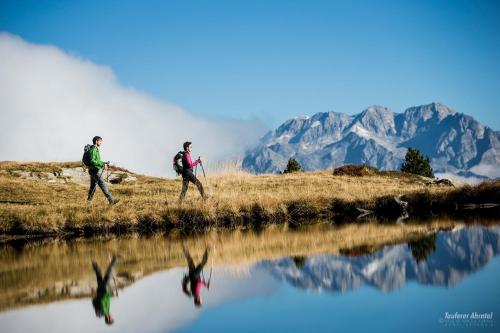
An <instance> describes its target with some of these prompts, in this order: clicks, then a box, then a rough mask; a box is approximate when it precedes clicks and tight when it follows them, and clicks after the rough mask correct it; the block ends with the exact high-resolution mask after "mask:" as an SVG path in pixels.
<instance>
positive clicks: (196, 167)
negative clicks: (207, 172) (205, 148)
mask: <svg viewBox="0 0 500 333" xmlns="http://www.w3.org/2000/svg"><path fill="white" fill-rule="evenodd" d="M197 170H198V164H196V166H195V167H194V176H195V177H196V171H197Z"/></svg>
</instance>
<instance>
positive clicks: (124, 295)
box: [0, 225, 500, 332]
mask: <svg viewBox="0 0 500 333" xmlns="http://www.w3.org/2000/svg"><path fill="white" fill-rule="evenodd" d="M191 244H192V243H191ZM39 246H40V247H43V246H47V245H39ZM49 246H52V247H54V248H56V247H58V248H60V247H61V246H63V245H61V244H59V245H49ZM64 246H67V245H64ZM200 248H201V249H203V248H204V244H203V245H202V246H201V247H200ZM0 251H4V252H5V253H4V255H3V258H4V259H5V258H9V260H6V259H5V260H4V262H3V263H4V265H3V267H2V269H1V272H0V274H1V275H0V277H2V280H1V281H3V282H2V284H3V285H2V289H4V291H3V293H4V299H7V301H6V302H5V303H4V305H3V310H2V311H1V312H0V331H1V332H100V331H103V332H171V331H178V332H310V331H326V332H333V331H340V332H345V331H383V332H387V331H411V332H417V331H418V332H438V331H443V332H448V331H449V332H456V331H459V332H462V331H463V332H499V331H500V321H499V320H498V316H500V260H499V258H498V253H499V252H500V226H498V225H497V226H489V227H481V226H474V227H463V228H455V229H453V230H449V231H441V232H438V233H434V234H429V235H427V236H426V237H422V238H419V239H418V240H412V241H410V242H408V243H401V244H397V245H386V246H383V247H379V248H376V249H373V248H370V247H369V246H364V247H358V248H354V249H349V250H345V251H342V252H341V253H342V254H336V255H331V254H324V255H323V254H319V255H318V254H315V255H301V256H294V257H282V258H273V259H265V258H261V259H258V260H253V261H252V260H245V261H242V262H234V261H232V260H227V261H228V262H227V263H225V261H224V258H222V259H221V258H220V253H217V250H213V251H211V252H209V255H208V258H207V263H206V265H205V267H204V269H203V271H204V273H203V275H200V276H201V277H203V276H204V277H205V280H207V282H208V280H209V279H210V272H211V271H212V275H211V279H210V280H211V281H210V288H209V289H208V288H206V287H205V286H201V297H202V302H203V305H202V306H195V304H194V303H195V302H194V298H193V297H192V296H190V295H189V290H190V289H189V285H188V294H186V293H185V292H183V290H182V280H183V277H184V276H185V275H186V274H187V273H188V264H187V262H188V261H187V260H186V257H185V256H184V255H183V253H182V252H180V253H181V254H180V255H178V256H177V257H176V258H177V259H176V260H173V261H172V262H173V263H174V264H172V265H171V266H172V267H169V268H162V267H165V265H167V266H168V265H169V264H168V262H165V260H164V258H156V259H155V258H153V259H151V258H149V259H148V263H147V264H142V263H141V262H132V261H127V258H125V256H124V258H121V259H120V260H121V263H120V261H119V263H118V264H117V266H116V268H115V270H116V275H117V279H118V280H119V281H121V282H119V283H118V284H119V288H118V289H119V290H118V296H114V297H112V298H111V302H110V313H111V314H112V317H113V318H114V323H113V324H112V325H106V324H105V322H104V318H103V317H98V316H96V312H95V311H94V307H93V305H92V297H93V295H94V294H95V287H96V281H95V275H94V272H93V270H92V267H91V265H90V262H91V259H92V258H89V257H85V256H86V255H87V254H86V253H85V251H83V250H81V249H79V245H78V243H76V244H72V245H71V246H69V249H66V250H65V251H63V253H62V254H58V255H59V256H64V255H65V254H64V253H79V252H78V251H81V255H80V254H79V257H82V256H83V257H84V258H82V263H83V264H82V267H83V268H82V269H83V270H84V273H82V274H83V275H82V276H83V277H82V278H80V280H81V281H80V280H79V281H80V282H77V281H76V280H77V279H76V278H74V279H75V281H73V282H71V283H70V285H69V286H68V285H64V286H61V285H58V283H59V282H58V281H59V280H61V278H60V276H59V275H58V274H61V272H58V273H57V274H56V273H54V277H52V276H51V275H50V274H49V273H43V274H42V273H37V274H38V276H37V274H32V273H33V272H42V271H43V267H40V266H43V265H44V261H45V263H46V265H50V260H53V259H54V258H51V255H50V253H52V252H50V251H49V252H46V254H45V255H46V257H45V259H43V260H42V261H37V264H36V265H34V266H36V267H38V268H34V267H28V266H29V265H28V263H29V262H30V260H35V261H36V260H39V259H36V258H35V256H34V254H33V253H37V251H39V252H43V251H42V250H38V249H37V248H36V247H35V248H34V247H30V248H29V251H31V252H30V253H31V254H30V256H28V257H27V255H26V252H27V251H28V250H26V249H25V248H23V247H21V248H12V247H11V246H4V247H3V248H1V249H0ZM186 251H187V252H188V253H190V255H191V256H192V258H193V261H194V264H195V265H197V264H198V263H199V262H200V261H201V260H202V254H203V250H201V251H200V250H198V251H194V250H192V249H190V248H189V246H186ZM190 251H191V252H192V253H191V252H190ZM117 252H118V253H120V249H119V248H118V249H117ZM122 252H123V251H122ZM6 253H7V254H6ZM43 253H45V252H43ZM217 256H219V257H218V260H217V261H216V263H217V264H216V265H213V259H214V257H217ZM226 256H227V254H226ZM104 257H105V258H106V259H107V258H109V256H107V257H106V256H104ZM270 257H272V256H270ZM61 260H62V259H61ZM72 261H74V260H73V259H72ZM106 261H107V260H106ZM100 264H101V265H102V266H106V262H104V261H103V260H100ZM120 265H121V266H120ZM6 266H10V267H6ZM68 267H69V266H68ZM78 267H79V266H78ZM155 267H159V268H158V269H156V268H155ZM128 268H130V269H129V270H130V271H134V272H136V273H134V274H138V275H137V276H136V277H135V276H133V274H132V273H129V274H128V275H127V274H125V273H124V272H126V271H127V269H128ZM71 270H73V272H65V273H64V274H76V273H75V272H74V271H75V270H76V269H74V268H73V269H71ZM103 270H105V268H103ZM49 271H50V269H49ZM137 271H138V272H142V273H144V274H143V275H141V274H140V273H137ZM149 271H151V272H149ZM13 272H14V273H13ZM146 273H147V274H146ZM9 274H10V275H9ZM47 274H48V275H47ZM23 275H27V276H23ZM75 276H76V275H75ZM78 276H79V275H78ZM47 279H48V280H50V279H53V280H54V284H55V286H54V287H53V288H52V289H50V290H59V289H61V290H63V292H59V293H55V294H54V295H52V296H50V295H49V291H47V290H43V289H40V288H39V285H43V283H45V282H43V281H45V280H47ZM82 281H83V282H82ZM85 281H86V282H85ZM124 281H126V282H124ZM120 283H122V284H123V283H125V285H123V286H120ZM37 286H38V287H37ZM113 287H114V286H113V284H112V286H111V289H113ZM30 288H31V289H30ZM37 288H38V289H37ZM57 288H59V289H57ZM89 288H90V289H89ZM26 290H27V291H26ZM68 295H69V296H68ZM49 296H50V297H49ZM458 317H460V318H458Z"/></svg>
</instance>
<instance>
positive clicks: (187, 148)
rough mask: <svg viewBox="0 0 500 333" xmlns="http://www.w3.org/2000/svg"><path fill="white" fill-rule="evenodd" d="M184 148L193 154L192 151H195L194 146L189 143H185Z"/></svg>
mask: <svg viewBox="0 0 500 333" xmlns="http://www.w3.org/2000/svg"><path fill="white" fill-rule="evenodd" d="M182 147H183V148H184V151H187V152H191V149H193V144H192V143H191V142H189V141H186V142H184V144H183V145H182Z"/></svg>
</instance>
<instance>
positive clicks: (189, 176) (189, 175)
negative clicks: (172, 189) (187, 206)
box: [179, 169, 205, 202]
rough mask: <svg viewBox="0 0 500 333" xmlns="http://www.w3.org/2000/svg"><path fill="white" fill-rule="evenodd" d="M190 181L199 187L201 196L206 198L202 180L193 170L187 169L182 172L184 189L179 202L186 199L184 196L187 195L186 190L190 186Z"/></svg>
mask: <svg viewBox="0 0 500 333" xmlns="http://www.w3.org/2000/svg"><path fill="white" fill-rule="evenodd" d="M189 182H191V183H193V184H195V185H196V187H198V191H200V194H201V197H202V198H203V199H205V191H204V190H203V185H202V184H201V182H200V181H199V180H198V178H196V176H195V175H194V173H193V170H190V169H188V170H185V171H184V172H183V173H182V190H181V195H180V197H179V202H182V201H183V200H184V197H185V196H186V192H187V189H188V186H189Z"/></svg>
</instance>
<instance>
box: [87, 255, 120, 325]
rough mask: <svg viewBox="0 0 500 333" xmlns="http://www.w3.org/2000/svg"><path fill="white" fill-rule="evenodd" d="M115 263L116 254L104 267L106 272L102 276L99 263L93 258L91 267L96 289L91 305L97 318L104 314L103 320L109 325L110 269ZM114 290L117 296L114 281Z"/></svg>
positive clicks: (111, 322)
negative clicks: (106, 266)
mask: <svg viewBox="0 0 500 333" xmlns="http://www.w3.org/2000/svg"><path fill="white" fill-rule="evenodd" d="M115 264H116V255H113V258H112V259H111V262H110V263H109V265H108V268H107V269H106V273H105V274H104V277H103V276H102V272H101V269H100V268H99V265H97V263H96V262H95V260H93V261H92V268H93V269H94V272H95V277H96V281H97V291H96V295H95V297H94V298H93V299H92V305H93V306H94V310H95V314H96V316H97V317H99V318H100V317H102V316H104V322H105V323H106V324H108V325H111V324H113V322H114V319H113V316H112V315H111V313H110V307H111V297H112V296H113V289H112V288H111V277H112V274H113V272H112V271H113V267H114V266H115ZM115 291H116V296H118V290H117V289H116V283H115Z"/></svg>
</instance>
